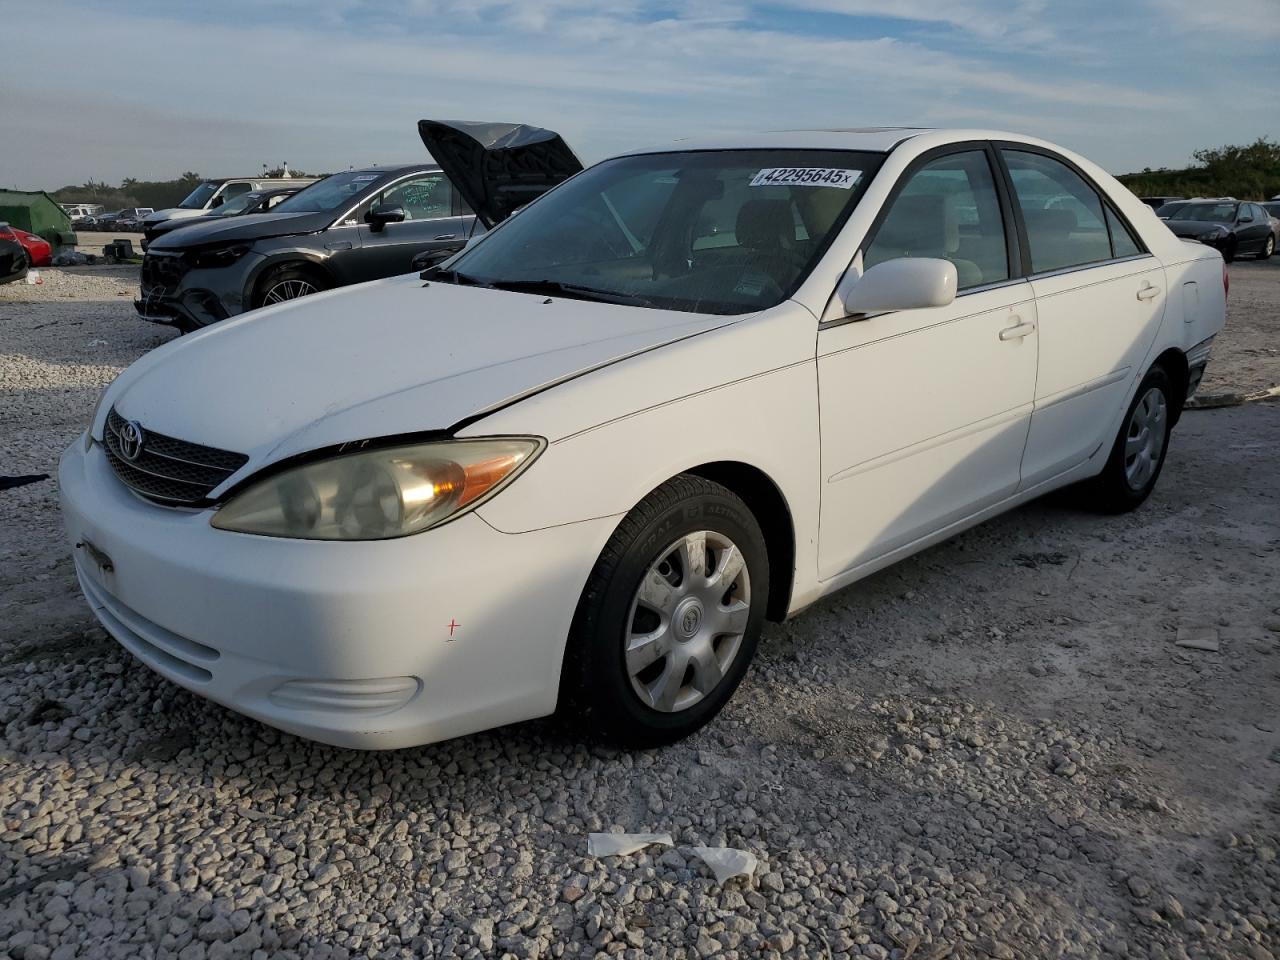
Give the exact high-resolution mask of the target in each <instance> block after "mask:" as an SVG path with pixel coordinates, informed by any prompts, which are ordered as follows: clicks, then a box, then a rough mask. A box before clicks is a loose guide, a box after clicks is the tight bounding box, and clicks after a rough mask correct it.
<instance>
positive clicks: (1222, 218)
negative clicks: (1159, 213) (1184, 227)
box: [1178, 203, 1236, 223]
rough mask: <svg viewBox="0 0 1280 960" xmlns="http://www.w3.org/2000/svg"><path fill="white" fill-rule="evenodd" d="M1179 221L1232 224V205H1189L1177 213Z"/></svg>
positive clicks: (1234, 214) (1233, 205)
mask: <svg viewBox="0 0 1280 960" xmlns="http://www.w3.org/2000/svg"><path fill="white" fill-rule="evenodd" d="M1178 219H1179V220H1199V221H1204V222H1208V223H1234V222H1235V219H1236V205H1235V204H1234V203H1189V204H1187V205H1186V206H1185V207H1183V208H1182V209H1181V210H1179V211H1178Z"/></svg>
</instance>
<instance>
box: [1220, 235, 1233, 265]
mask: <svg viewBox="0 0 1280 960" xmlns="http://www.w3.org/2000/svg"><path fill="white" fill-rule="evenodd" d="M1235 258H1236V238H1235V237H1232V238H1231V239H1230V240H1228V241H1227V245H1226V246H1225V247H1223V248H1222V260H1223V262H1224V263H1232V262H1233V261H1234V260H1235Z"/></svg>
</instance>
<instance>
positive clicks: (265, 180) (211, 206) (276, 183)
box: [143, 177, 319, 227]
mask: <svg viewBox="0 0 1280 960" xmlns="http://www.w3.org/2000/svg"><path fill="white" fill-rule="evenodd" d="M317 179H319V178H317V177H230V178H228V179H225V180H205V181H204V182H203V183H201V184H200V186H198V187H196V188H195V189H194V190H192V191H191V192H190V193H189V194H187V196H186V199H184V200H183V201H182V202H181V203H180V204H178V205H177V206H176V207H168V208H166V209H164V210H157V211H155V213H153V214H152V215H151V216H149V217H147V219H146V220H145V221H144V224H143V226H144V227H150V226H155V225H156V224H157V223H160V222H161V221H162V220H173V219H176V218H184V217H202V216H204V215H205V214H206V213H210V212H212V211H213V210H216V209H217V208H218V207H220V206H222V205H223V204H224V203H226V202H227V201H228V200H234V199H235V198H236V197H238V196H240V195H241V194H245V193H249V192H250V191H251V190H279V189H282V188H284V187H297V188H302V187H305V186H306V185H307V184H309V183H315V182H316V180H317Z"/></svg>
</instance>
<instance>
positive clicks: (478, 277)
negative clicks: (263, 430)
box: [277, 150, 883, 314]
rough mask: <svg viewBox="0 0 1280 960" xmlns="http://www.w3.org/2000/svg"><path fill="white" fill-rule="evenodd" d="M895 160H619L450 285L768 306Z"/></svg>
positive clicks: (489, 249)
mask: <svg viewBox="0 0 1280 960" xmlns="http://www.w3.org/2000/svg"><path fill="white" fill-rule="evenodd" d="M882 159H883V156H882V155H881V154H875V153H855V152H851V151H843V150H842V151H832V150H715V151H689V152H685V153H659V154H648V155H644V156H635V157H621V158H619V159H616V160H608V161H605V162H604V163H601V164H598V165H597V166H595V167H592V168H590V169H589V170H586V171H584V172H583V173H581V174H579V175H578V176H576V177H574V178H573V179H571V180H569V181H567V182H566V183H565V184H563V185H562V186H560V187H557V188H556V189H555V190H554V191H553V192H551V193H549V194H547V195H546V196H545V197H543V198H542V199H539V200H538V201H536V202H535V203H534V204H533V205H531V206H530V207H528V208H527V209H525V210H521V211H520V212H519V213H518V214H516V215H515V216H513V217H512V218H511V219H509V220H508V221H506V222H505V223H503V224H502V225H501V226H500V227H499V228H498V229H497V230H495V231H494V232H493V233H491V234H490V235H489V236H487V237H485V239H484V240H483V241H482V242H480V243H479V244H477V245H476V246H475V247H473V248H472V249H470V250H467V251H465V252H464V253H463V254H461V256H459V258H458V259H457V260H455V261H453V262H452V263H451V264H450V265H449V266H450V270H448V271H447V272H446V273H445V274H444V275H443V279H448V277H449V276H453V277H455V278H456V279H457V280H458V281H459V282H470V283H482V284H487V285H493V286H498V287H501V286H503V285H510V286H512V287H513V288H517V289H518V288H519V287H521V286H525V287H530V288H532V287H535V286H537V285H539V284H543V285H545V286H547V287H549V288H552V287H554V286H556V285H563V286H564V287H566V288H571V289H567V290H566V293H567V294H568V295H571V296H572V295H574V293H575V292H577V293H579V294H584V293H585V294H588V295H592V298H598V299H602V300H603V299H611V298H612V299H615V300H616V301H617V302H624V303H625V302H631V303H638V304H643V305H650V306H657V307H662V308H664V309H671V310H684V311H689V312H696V313H720V314H737V313H748V312H751V311H755V310H761V309H764V308H767V307H771V306H773V305H774V304H777V303H779V302H781V301H782V300H783V299H785V298H786V297H788V296H790V295H791V294H792V293H794V292H795V290H796V289H797V288H798V287H799V286H800V284H801V282H802V281H803V280H804V278H805V277H806V276H807V275H808V273H809V271H810V270H811V269H812V268H813V266H814V265H815V264H816V263H817V262H818V259H819V258H820V257H821V256H822V254H823V253H824V252H826V249H827V247H828V245H829V244H830V242H831V241H832V240H833V239H834V238H835V235H836V234H837V233H838V232H839V230H840V228H841V227H842V226H843V225H844V222H845V220H846V219H848V216H849V213H850V212H851V211H852V210H853V207H854V205H855V204H856V203H857V201H858V199H859V198H860V197H861V196H862V191H863V189H864V188H865V186H866V184H867V183H868V182H869V181H870V180H871V177H872V175H873V174H874V173H875V171H876V169H877V168H878V167H879V165H880V162H881V160H882ZM277 209H279V208H277ZM572 288H577V289H576V291H575V290H574V289H572Z"/></svg>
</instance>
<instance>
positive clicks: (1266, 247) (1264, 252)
mask: <svg viewBox="0 0 1280 960" xmlns="http://www.w3.org/2000/svg"><path fill="white" fill-rule="evenodd" d="M1275 252H1276V235H1275V234H1274V233H1273V234H1271V235H1270V236H1268V237H1267V242H1266V243H1264V244H1263V245H1262V249H1261V250H1260V251H1259V252H1258V259H1259V260H1270V259H1271V255H1272V254H1273V253H1275Z"/></svg>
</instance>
